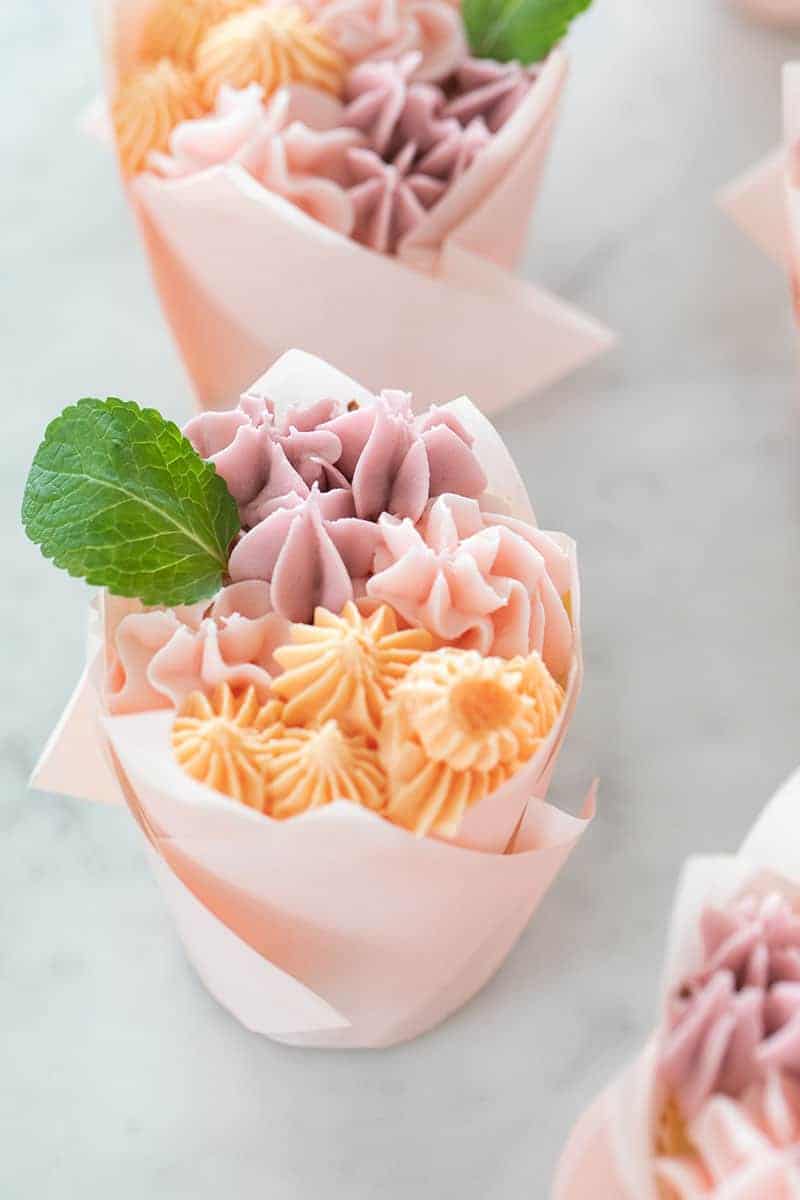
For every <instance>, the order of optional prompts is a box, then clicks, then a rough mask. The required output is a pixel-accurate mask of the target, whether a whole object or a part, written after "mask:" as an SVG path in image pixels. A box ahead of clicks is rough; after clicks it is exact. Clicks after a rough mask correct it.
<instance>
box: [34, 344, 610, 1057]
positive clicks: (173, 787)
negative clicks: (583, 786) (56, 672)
mask: <svg viewBox="0 0 800 1200" xmlns="http://www.w3.org/2000/svg"><path fill="white" fill-rule="evenodd" d="M249 394H250V395H251V396H254V395H261V394H265V395H267V394H268V395H269V396H270V398H271V399H272V401H273V402H274V404H275V406H276V409H278V410H280V408H281V406H282V405H283V404H288V403H290V402H291V403H294V404H297V403H301V402H302V400H303V398H304V394H307V395H308V397H309V398H319V396H320V395H325V396H327V397H330V398H332V399H334V400H345V401H347V400H351V399H364V397H365V395H366V394H365V393H364V390H363V389H362V388H361V387H360V386H359V385H358V384H356V383H354V382H353V381H351V380H349V379H347V378H346V377H345V376H344V375H342V374H341V373H340V372H338V371H336V370H335V369H333V368H330V367H328V366H327V365H326V364H324V363H321V362H319V361H318V360H316V359H314V358H312V357H311V356H309V355H307V354H303V353H300V352H298V351H294V352H292V353H290V354H287V355H285V356H284V357H283V358H282V359H281V360H280V361H279V362H278V363H277V364H276V365H275V367H273V368H272V370H271V371H269V372H267V374H266V375H265V376H264V377H263V378H262V379H260V380H259V381H258V383H257V384H255V385H253V387H252V388H251V389H250V390H249ZM453 409H454V413H455V414H457V416H458V419H459V420H460V421H461V422H462V424H463V425H464V426H465V427H466V428H467V429H468V430H469V433H470V434H471V436H472V437H473V438H474V443H473V448H474V450H475V453H476V454H477V455H478V456H479V458H480V461H481V465H482V466H483V468H484V471H485V473H486V476H487V480H488V488H489V490H490V491H492V492H494V493H495V494H498V495H503V496H504V497H505V498H507V499H508V501H509V502H510V503H511V505H512V508H513V512H514V513H515V515H517V516H519V517H521V518H522V519H524V520H531V519H532V509H531V506H530V503H529V501H528V499H527V495H526V493H525V489H524V486H523V484H522V481H521V479H520V477H519V475H518V473H517V471H516V467H515V466H514V464H513V461H512V460H511V457H510V455H509V454H508V451H507V450H506V449H505V447H504V446H503V443H502V441H501V439H500V438H499V436H498V434H497V433H496V432H495V430H494V429H493V428H492V426H491V425H490V423H489V422H488V421H487V420H486V419H485V418H484V417H483V416H482V415H481V414H480V413H479V412H478V410H477V409H476V408H474V406H472V405H470V404H469V402H468V401H465V400H460V401H456V402H455V404H454V406H453ZM562 545H563V547H564V549H565V550H566V551H567V552H568V553H569V555H570V559H571V563H572V567H571V580H570V603H571V610H572V619H573V624H574V629H575V649H574V654H573V659H572V664H571V667H570V671H569V675H568V679H567V684H566V697H565V701H564V705H563V709H562V711H561V713H560V715H559V719H558V721H557V722H556V725H555V726H554V727H553V729H552V731H551V733H550V735H549V737H548V738H547V739H546V741H545V743H544V744H543V745H542V747H541V748H540V750H539V751H538V752H537V754H536V755H535V757H534V758H533V759H532V760H531V761H530V762H529V763H528V764H526V766H525V767H524V768H523V769H522V770H521V771H520V772H519V773H518V774H517V775H516V776H514V777H513V778H512V779H511V780H509V781H508V782H507V783H506V784H505V785H503V787H501V788H500V789H499V790H498V791H497V792H496V793H495V794H494V795H493V796H490V797H487V798H486V799H484V800H483V801H481V802H480V803H478V804H477V805H476V806H475V807H474V808H473V809H471V810H469V811H468V813H467V815H466V817H465V819H464V821H463V822H462V825H461V827H460V829H459V832H458V836H457V837H456V838H455V839H453V840H452V841H447V840H443V839H438V838H434V837H426V838H418V837H415V836H414V835H413V834H411V833H409V832H407V831H406V830H405V829H402V828H400V827H398V826H395V825H392V824H390V823H389V822H387V821H385V820H384V819H383V818H381V817H379V816H377V815H376V814H375V813H372V812H370V811H368V810H367V809H364V808H361V807H359V806H357V805H354V804H350V803H347V802H345V801H336V802H335V803H333V804H331V805H329V806H327V807H326V808H324V809H317V810H312V811H309V812H307V813H305V814H303V815H301V816H299V817H295V818H292V819H291V820H288V821H276V820H273V819H272V818H270V817H267V816H264V815H263V814H261V813H257V812H254V811H253V810H251V809H249V808H247V807H246V806H244V805H241V804H238V803H236V802H235V801H232V800H229V799H228V798H227V797H224V796H222V795H221V794H219V793H217V792H215V791H213V790H212V789H210V788H208V787H206V786H205V785H203V784H201V783H198V782H197V781H196V780H194V779H193V778H191V777H190V776H188V775H186V774H185V773H184V772H183V771H182V770H181V769H180V767H179V766H178V764H177V763H176V761H175V759H174V756H173V754H172V751H171V746H170V729H171V722H172V711H171V710H163V709H161V710H156V711H149V712H143V713H135V714H131V715H124V716H110V715H109V714H108V712H107V710H106V709H105V707H104V704H103V701H102V687H103V681H104V679H105V666H106V647H107V646H108V645H109V644H110V642H111V639H112V637H113V634H114V631H115V629H116V627H117V626H118V624H119V622H120V621H121V620H122V618H123V617H124V616H125V615H126V613H128V612H130V611H131V607H132V605H131V602H128V601H125V600H119V599H116V598H114V597H109V596H107V595H101V596H100V597H99V598H98V600H97V601H96V603H95V605H94V606H93V609H92V612H91V617H90V634H89V644H88V648H87V665H86V668H85V670H84V672H83V675H82V678H81V680H80V683H79V684H78V687H77V688H76V691H75V693H74V695H73V697H72V700H71V701H70V704H69V705H68V707H67V710H66V711H65V713H64V716H63V717H62V719H61V722H60V723H59V725H58V727H57V728H56V730H55V731H54V733H53V735H52V737H51V739H50V741H49V743H48V745H47V747H46V748H45V751H44V753H43V755H42V757H41V760H40V762H39V764H38V766H37V767H36V769H35V771H34V774H33V777H32V784H33V786H35V787H37V788H39V789H41V790H44V791H52V792H59V793H62V794H67V795H71V796H76V797H80V798H86V799H92V800H99V801H102V802H109V803H121V804H127V806H128V807H129V808H130V809H131V811H132V812H133V814H134V816H135V818H136V820H137V821H138V823H139V825H140V828H141V829H142V830H143V832H144V833H145V836H146V838H147V842H148V846H149V858H150V861H151V863H152V865H153V868H154V871H155V874H156V878H157V880H158V882H159V884H160V886H161V888H162V891H163V892H164V895H165V898H166V901H167V905H168V907H169V909H170V910H171V912H172V914H173V916H174V919H175V922H176V926H177V929H178V933H179V935H180V937H181V939H182V941H183V943H184V946H185V948H186V952H187V955H188V957H189V959H190V961H191V962H192V963H193V964H194V966H195V967H196V969H197V972H198V974H199V975H200V977H201V979H202V980H203V982H204V983H205V984H206V986H207V987H208V989H209V990H210V991H211V993H212V994H213V995H214V996H215V997H216V998H217V1000H218V1001H219V1002H220V1003H221V1004H222V1005H223V1006H224V1007H225V1008H227V1009H228V1010H229V1011H230V1012H231V1013H233V1014H234V1015H235V1016H236V1017H237V1018H238V1019H239V1020H240V1021H241V1022H242V1023H243V1024H244V1025H246V1026H247V1027H248V1028H250V1029H252V1030H254V1031H257V1032H259V1033H264V1034H267V1035H269V1036H270V1037H273V1038H276V1039H278V1040H281V1041H285V1042H290V1043H293V1044H297V1045H313V1046H325V1047H378V1046H386V1045H390V1044H393V1043H395V1042H400V1041H405V1040H407V1039H409V1038H412V1037H415V1036H417V1035H418V1034H420V1033H423V1032H425V1031H426V1030H428V1029H430V1028H432V1027H433V1026H434V1025H436V1024H438V1023H439V1022H440V1021H442V1020H443V1019H444V1018H445V1017H446V1016H448V1015H449V1014H450V1013H451V1012H453V1011H454V1010H455V1009H457V1008H458V1007H460V1006H461V1005H462V1004H464V1003H465V1002H466V1001H467V1000H468V999H469V998H470V997H471V996H472V995H474V994H475V992H476V991H477V990H478V989H479V988H480V987H482V986H483V984H484V983H485V982H486V980H487V979H489V978H490V976H491V975H492V974H493V973H494V972H495V971H496V970H497V968H498V967H499V966H500V965H501V963H502V962H503V960H504V959H505V957H506V955H507V954H508V953H509V951H510V949H511V948H512V946H513V945H514V943H515V942H516V940H517V938H518V937H519V936H520V934H521V933H522V931H523V930H524V928H525V926H526V925H527V923H528V921H529V920H530V917H531V915H532V914H533V912H534V911H535V909H536V907H537V905H538V904H539V902H540V901H541V899H542V898H543V896H544V895H545V893H546V892H547V890H548V888H549V887H550V885H551V883H552V882H553V881H554V879H555V877H556V876H557V874H558V872H559V871H560V869H561V867H562V866H563V865H564V863H565V862H566V860H567V858H568V857H569V854H570V853H571V851H572V849H573V847H574V846H575V844H576V843H577V842H578V840H579V839H580V837H581V835H582V834H583V832H584V830H585V829H586V827H587V824H588V823H589V822H590V821H591V819H592V816H593V813H594V791H592V792H591V793H590V795H589V798H588V799H587V801H586V804H585V806H584V808H583V811H582V812H581V814H580V815H579V816H577V817H573V816H570V815H568V814H566V813H563V812H560V811H559V810H558V809H556V808H554V807H553V806H552V805H550V804H548V803H546V802H545V800H544V799H543V797H544V795H545V793H546V790H547V787H548V784H549V780H550V776H551V774H552V771H553V767H554V763H555V759H556V756H557V754H558V751H559V748H560V746H561V743H562V741H563V738H564V736H565V733H566V729H567V726H568V724H569V721H570V718H571V715H572V711H573V709H574V705H575V703H576V700H577V696H578V692H579V690H580V684H581V676H582V656H581V648H580V636H579V631H580V596H579V590H578V578H577V569H576V566H575V559H574V548H573V547H572V544H571V543H570V541H569V539H567V538H563V537H562Z"/></svg>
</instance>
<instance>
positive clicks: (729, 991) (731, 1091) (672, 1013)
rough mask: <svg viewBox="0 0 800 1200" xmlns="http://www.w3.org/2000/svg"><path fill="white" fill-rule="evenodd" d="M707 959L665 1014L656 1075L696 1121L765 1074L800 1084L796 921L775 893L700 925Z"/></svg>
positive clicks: (712, 914) (799, 926) (711, 911)
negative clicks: (714, 1101)
mask: <svg viewBox="0 0 800 1200" xmlns="http://www.w3.org/2000/svg"><path fill="white" fill-rule="evenodd" d="M701 934H702V939H703V947H704V958H703V962H702V965H701V967H700V970H699V971H698V972H697V973H696V974H695V975H694V976H692V977H691V978H690V979H688V980H686V981H684V983H683V984H682V986H681V987H680V989H679V990H678V992H677V993H676V994H675V995H674V996H673V997H672V998H671V1000H670V1003H669V1005H668V1010H667V1014H666V1027H665V1030H664V1034H663V1038H662V1044H661V1049H660V1058H659V1072H660V1076H661V1078H662V1080H663V1082H664V1084H665V1087H666V1088H667V1090H668V1091H669V1092H670V1093H672V1094H674V1095H675V1097H676V1098H677V1100H678V1103H679V1105H680V1108H681V1112H682V1113H683V1114H684V1116H685V1117H686V1119H687V1120H691V1119H692V1118H693V1117H694V1116H695V1115H696V1114H697V1113H698V1112H699V1111H700V1109H701V1108H702V1106H703V1104H704V1103H705V1102H706V1101H707V1100H708V1098H709V1097H710V1096H712V1095H715V1094H717V1093H723V1094H725V1095H729V1096H734V1097H736V1096H739V1095H741V1094H742V1092H743V1091H744V1090H745V1089H746V1088H747V1087H748V1086H750V1085H751V1084H753V1083H755V1082H758V1081H759V1080H761V1079H763V1077H764V1075H765V1073H766V1072H767V1071H769V1070H780V1071H783V1072H788V1073H790V1074H794V1075H796V1076H797V1077H798V1079H800V916H798V915H797V914H795V912H794V911H793V910H792V908H791V906H790V904H789V903H788V902H787V901H786V900H785V899H784V898H783V897H781V896H780V895H778V894H777V893H772V894H770V895H768V896H766V897H763V898H761V897H755V896H746V897H744V898H742V899H741V900H739V901H737V902H736V903H735V904H733V905H732V906H730V907H729V908H726V909H718V908H713V907H712V908H708V909H706V911H705V912H704V913H703V916H702V919H701Z"/></svg>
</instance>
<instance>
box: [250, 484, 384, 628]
mask: <svg viewBox="0 0 800 1200" xmlns="http://www.w3.org/2000/svg"><path fill="white" fill-rule="evenodd" d="M379 540H380V530H379V529H378V526H377V525H375V524H374V523H373V522H370V521H362V520H360V519H359V518H358V517H356V515H355V508H354V505H353V496H352V492H350V491H349V490H348V491H345V490H344V489H336V490H334V491H330V492H320V491H319V488H318V487H317V485H316V484H314V486H313V488H312V489H311V492H310V493H309V495H308V497H307V498H306V499H304V500H299V499H295V500H294V502H293V503H292V504H291V506H288V507H280V508H276V509H275V510H274V511H273V512H271V513H270V514H269V516H267V517H265V519H264V520H263V521H261V522H260V523H259V524H258V525H256V526H255V527H254V528H253V529H251V530H249V532H248V533H245V534H244V536H243V537H242V539H241V540H240V541H239V542H238V543H237V545H236V546H235V547H234V549H233V552H232V554H231V557H230V561H229V563H228V570H229V572H230V576H231V579H233V580H246V579H262V580H264V581H266V582H267V583H268V584H269V595H270V602H271V604H272V607H273V608H274V609H275V611H276V612H279V613H281V615H282V616H284V617H286V618H287V619H288V620H290V621H298V622H306V623H310V622H312V621H313V618H314V609H315V608H316V607H317V606H318V605H321V606H322V607H323V608H327V609H328V610H329V611H330V612H335V613H338V612H341V610H342V609H343V608H344V606H345V604H346V603H347V601H348V600H354V599H355V598H356V597H358V596H360V595H363V593H364V588H365V584H366V579H367V577H368V576H369V574H370V572H371V570H372V562H373V558H374V556H375V550H376V548H377V545H378V542H379Z"/></svg>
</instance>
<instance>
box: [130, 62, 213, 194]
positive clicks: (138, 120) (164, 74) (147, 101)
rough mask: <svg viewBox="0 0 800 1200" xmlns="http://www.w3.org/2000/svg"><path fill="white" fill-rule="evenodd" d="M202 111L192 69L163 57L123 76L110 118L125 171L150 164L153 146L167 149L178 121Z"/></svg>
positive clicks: (198, 114) (198, 115)
mask: <svg viewBox="0 0 800 1200" xmlns="http://www.w3.org/2000/svg"><path fill="white" fill-rule="evenodd" d="M202 115H203V108H202V105H201V104H200V101H199V99H198V97H197V91H196V87H195V82H194V79H193V77H192V74H191V72H189V71H187V70H186V69H185V68H183V67H179V66H176V65H175V63H172V62H170V61H169V60H168V59H166V58H164V59H161V61H160V62H157V63H156V64H155V65H154V66H148V67H144V68H143V69H142V70H140V71H136V72H135V73H134V74H132V75H130V76H129V77H128V78H127V79H126V80H124V81H123V82H122V83H121V84H120V87H119V89H118V91H117V94H116V96H115V97H114V99H113V101H112V103H111V120H112V124H113V126H114V134H115V137H116V141H117V149H118V152H119V158H120V163H121V165H122V170H123V173H124V174H125V175H135V174H136V173H137V172H138V171H142V170H144V168H145V167H146V166H147V157H148V155H149V153H150V151H151V150H166V149H167V144H168V142H169V135H170V134H171V132H172V130H173V129H174V128H175V126H176V125H177V124H179V122H181V121H187V120H189V119H191V118H192V117H200V116H202Z"/></svg>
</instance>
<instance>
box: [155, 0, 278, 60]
mask: <svg viewBox="0 0 800 1200" xmlns="http://www.w3.org/2000/svg"><path fill="white" fill-rule="evenodd" d="M257 3H259V0H156V2H155V4H152V5H151V6H150V8H149V10H148V13H147V18H146V20H145V23H144V26H143V29H142V37H141V41H140V43H139V55H140V57H141V58H142V59H143V60H144V61H151V62H157V61H158V60H159V59H160V58H171V59H172V60H173V62H176V63H178V64H179V65H180V66H183V67H191V66H193V64H194V56H195V53H196V51H197V47H198V46H199V45H200V42H201V41H202V40H203V38H204V37H205V35H206V34H207V33H208V31H209V29H211V28H212V26H214V25H218V24H219V23H220V21H224V20H225V19H226V17H230V16H232V15H233V14H234V13H237V12H241V11H242V10H243V9H245V8H248V7H250V5H252V4H257Z"/></svg>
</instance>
